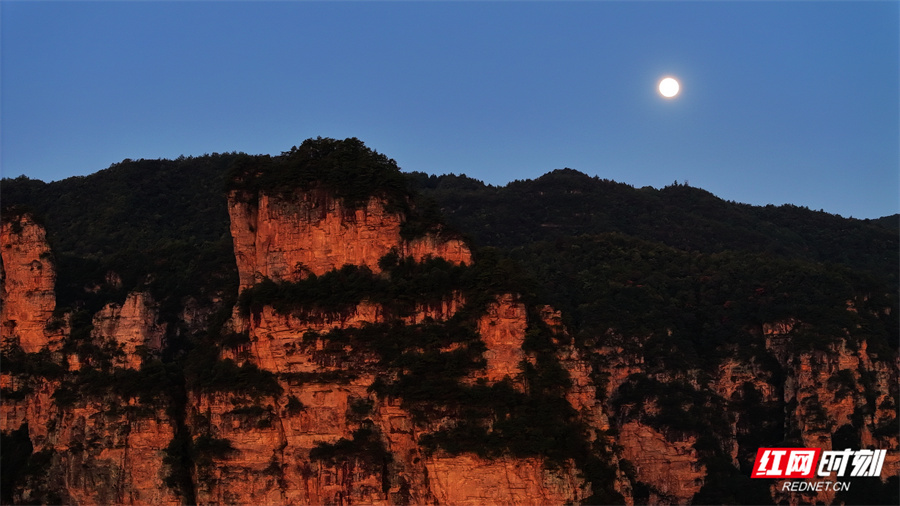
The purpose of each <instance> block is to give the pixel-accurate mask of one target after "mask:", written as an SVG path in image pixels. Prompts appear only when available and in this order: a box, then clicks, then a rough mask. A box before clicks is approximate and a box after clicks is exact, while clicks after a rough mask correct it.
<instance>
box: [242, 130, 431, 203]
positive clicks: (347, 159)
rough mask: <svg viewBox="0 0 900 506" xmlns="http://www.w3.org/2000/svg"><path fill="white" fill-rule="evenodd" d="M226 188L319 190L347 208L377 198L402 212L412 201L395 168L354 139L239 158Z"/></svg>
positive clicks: (322, 140) (314, 142)
mask: <svg viewBox="0 0 900 506" xmlns="http://www.w3.org/2000/svg"><path fill="white" fill-rule="evenodd" d="M227 187H228V189H229V190H244V191H247V192H249V193H251V194H256V193H258V192H264V193H276V192H281V193H289V192H292V191H294V190H298V189H299V190H313V189H324V190H328V191H330V192H332V193H333V194H334V196H335V197H338V198H340V199H342V200H343V201H344V204H345V205H347V206H350V207H360V206H363V205H365V203H366V202H367V201H368V200H369V198H370V197H380V198H384V199H385V200H386V201H387V203H388V205H391V206H394V207H397V208H398V209H397V210H404V211H405V210H407V208H408V201H409V199H411V198H412V197H413V192H412V191H411V190H410V189H409V188H408V185H407V180H406V177H405V176H404V175H403V174H402V173H401V172H400V168H399V167H398V166H397V162H396V161H394V160H393V159H390V158H388V157H387V156H385V155H383V154H381V153H378V152H377V151H374V150H372V149H370V148H368V147H366V145H365V144H364V143H363V142H362V141H361V140H359V139H357V138H355V137H351V138H349V139H344V140H336V139H331V138H323V137H317V138H315V139H307V140H305V141H303V143H302V144H300V145H299V146H294V147H293V148H291V149H290V151H285V152H283V153H282V154H281V156H277V157H270V156H267V155H264V156H251V155H241V156H239V157H238V158H237V159H236V160H235V161H234V163H233V164H232V166H231V168H230V170H229V174H228V177H227Z"/></svg>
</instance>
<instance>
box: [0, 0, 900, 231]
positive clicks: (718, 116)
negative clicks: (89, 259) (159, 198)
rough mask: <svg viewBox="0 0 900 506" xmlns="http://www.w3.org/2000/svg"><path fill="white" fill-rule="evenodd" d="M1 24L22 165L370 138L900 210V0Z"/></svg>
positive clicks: (474, 7)
mask: <svg viewBox="0 0 900 506" xmlns="http://www.w3.org/2000/svg"><path fill="white" fill-rule="evenodd" d="M0 23H2V26H0V43H2V46H0V51H2V53H0V62H2V68H0V171H2V175H3V176H4V177H15V176H18V175H19V174H26V175H28V176H29V177H33V178H38V179H43V180H45V181H50V180H58V179H62V178H66V177H69V176H72V175H84V174H90V173H93V172H96V171H98V170H100V169H103V168H106V167H108V166H109V165H110V164H112V163H115V162H119V161H121V160H123V159H125V158H133V159H137V158H176V157H178V156H179V155H182V154H184V155H202V154H204V153H213V152H227V151H244V152H247V153H252V154H257V153H271V154H278V153H280V152H282V151H285V150H288V149H290V147H291V146H293V145H296V144H299V143H300V142H301V141H302V140H303V139H306V138H308V137H315V136H320V135H321V136H326V137H336V138H344V137H351V136H353V137H359V138H360V139H362V140H363V141H364V142H366V144H367V145H369V146H370V147H372V148H374V149H376V150H378V151H380V152H383V153H385V154H387V155H388V156H390V157H392V158H394V159H396V160H397V162H398V164H399V165H400V166H401V167H402V168H403V169H404V170H407V171H411V170H419V171H424V172H428V173H432V174H443V173H450V172H452V173H456V174H460V173H464V174H467V175H469V176H471V177H475V178H478V179H481V180H483V181H485V182H487V183H491V184H505V183H506V182H508V181H511V180H515V179H525V178H534V177H538V176H540V175H541V174H544V173H546V172H548V171H550V170H553V169H557V168H563V167H570V168H573V169H577V170H580V171H582V172H585V173H588V174H591V175H597V176H600V177H601V178H607V179H613V180H616V181H620V182H624V183H628V184H632V185H634V186H636V187H641V186H646V185H650V186H654V187H657V188H659V187H662V186H665V185H668V184H671V183H672V182H673V181H675V180H677V181H679V182H683V181H689V183H690V184H691V186H697V187H701V188H704V189H707V190H709V191H711V192H713V193H715V194H716V195H718V196H720V197H722V198H725V199H728V200H735V201H738V202H746V203H751V204H757V205H764V204H769V203H772V204H776V205H777V204H783V203H792V204H796V205H802V206H808V207H810V208H812V209H816V210H818V209H820V208H821V209H824V210H826V211H828V212H831V213H837V214H841V215H843V216H853V217H857V218H875V217H879V216H883V215H887V214H893V213H896V212H898V210H900V199H898V195H900V125H898V122H900V92H898V90H900V70H898V68H900V67H898V65H900V63H898V62H900V55H898V43H900V29H898V26H900V3H898V2H894V1H886V2H859V1H854V2H747V3H744V2H664V3H659V2H632V3H625V2H571V3H560V2H552V3H551V2H489V3H481V2H373V3H357V2H332V3H321V2H272V3H244V2H88V3H81V2H60V3H57V2H18V1H10V0H4V1H2V2H0ZM666 75H673V76H675V77H677V78H678V79H679V80H680V81H681V85H682V93H681V94H680V95H679V96H678V97H677V98H675V99H673V100H666V99H663V98H662V97H660V95H659V94H658V93H657V91H656V83H657V82H658V81H659V79H661V78H662V77H664V76H666Z"/></svg>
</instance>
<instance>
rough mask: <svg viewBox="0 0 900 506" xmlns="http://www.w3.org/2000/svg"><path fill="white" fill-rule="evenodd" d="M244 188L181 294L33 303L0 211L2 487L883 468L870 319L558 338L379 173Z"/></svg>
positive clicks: (612, 482)
mask: <svg viewBox="0 0 900 506" xmlns="http://www.w3.org/2000/svg"><path fill="white" fill-rule="evenodd" d="M326 144H327V143H326ZM313 147H314V148H316V149H319V147H321V146H318V147H317V146H313ZM326 147H328V146H326ZM304 149H306V148H304ZM316 149H311V150H308V151H309V152H306V151H302V150H300V151H298V152H297V153H300V154H302V155H303V156H300V154H297V153H294V152H292V154H291V156H293V157H294V158H293V159H292V160H293V161H292V162H291V163H295V164H297V163H299V164H300V165H297V166H293V165H292V166H291V168H292V170H293V169H296V170H299V171H300V173H301V174H304V175H308V174H307V172H308V170H311V169H309V167H306V166H304V165H302V164H303V163H307V162H306V161H305V160H307V159H315V157H316V156H319V155H318V154H317V153H318V151H316ZM329 149H331V148H329ZM310 157H311V158H310ZM297 160H300V161H299V162H298V161H297ZM251 161H254V162H255V160H251ZM375 161H376V162H378V163H380V164H381V163H387V162H385V160H384V159H383V157H382V158H379V157H375ZM301 162H302V163H301ZM388 165H390V164H388ZM298 167H299V168H298ZM335 167H337V169H335V170H338V169H341V167H343V166H342V165H340V164H338V165H336V166H335ZM335 167H332V169H334V168H335ZM265 170H266V169H265V167H262V168H259V167H256V166H253V165H251V166H249V168H245V170H244V172H242V173H241V174H245V175H246V174H256V175H259V174H262V175H261V176H259V178H258V179H259V180H260V181H263V182H265V181H269V182H271V181H270V180H267V179H265V178H264V177H263V176H265V175H266V174H265ZM317 170H318V169H317ZM303 171H307V172H303ZM379 174H380V173H378V174H376V176H377V177H375V176H373V177H371V178H369V179H372V180H378V179H379V178H381V179H385V177H386V176H385V177H382V176H383V174H380V175H379ZM281 176H283V174H282V175H281ZM254 177H256V176H254ZM304 177H305V176H304ZM363 179H365V178H363ZM300 180H303V178H300ZM386 180H387V181H388V182H389V183H390V181H391V179H390V177H387V179H386ZM256 181H257V180H256V179H254V180H253V184H250V183H247V182H246V181H245V182H244V183H242V186H240V187H231V188H230V191H229V194H228V201H227V206H228V207H227V210H228V214H229V217H230V230H231V235H232V241H233V249H234V254H235V260H236V267H237V273H236V274H237V276H236V280H235V281H236V283H237V286H236V287H235V286H230V287H229V288H228V290H224V289H223V290H222V291H221V293H213V294H204V296H203V297H201V296H196V295H197V294H194V293H191V294H189V295H185V294H186V293H187V291H184V290H182V291H179V292H178V294H177V296H170V295H169V294H160V293H159V290H158V289H157V290H156V291H153V290H151V289H150V288H148V286H150V284H151V283H150V282H149V281H147V280H144V281H143V282H138V283H137V284H136V288H134V289H133V290H132V289H131V288H132V287H130V286H129V287H128V289H130V290H131V291H130V292H129V291H127V290H124V289H122V285H123V282H122V280H121V278H119V277H118V275H117V274H115V273H114V272H108V273H104V274H103V275H104V276H105V277H106V278H108V279H107V280H106V281H104V283H106V285H108V286H110V287H112V288H114V289H112V290H110V291H109V294H106V295H103V297H105V298H103V297H101V296H100V295H96V292H97V290H95V287H94V285H89V284H86V285H85V286H83V287H82V286H77V287H76V288H77V290H76V291H79V292H84V293H85V294H90V295H85V297H84V298H83V300H82V299H79V300H76V301H75V302H74V303H72V304H71V305H69V306H66V307H64V308H61V309H60V310H58V311H56V309H57V308H56V296H57V294H56V287H55V283H56V269H57V266H55V265H54V263H53V260H52V258H53V255H52V254H51V252H50V248H49V245H48V242H47V234H46V233H45V231H44V229H43V228H42V227H41V226H40V225H39V224H37V223H36V222H35V220H34V218H33V217H31V216H30V215H28V214H27V213H15V214H10V215H4V216H3V220H2V231H0V240H2V244H0V259H2V275H3V276H2V286H0V295H2V299H3V300H2V302H3V306H2V322H0V323H2V326H0V331H2V347H3V354H4V355H3V361H2V364H0V366H2V367H0V369H2V371H0V389H2V397H3V402H2V403H0V429H2V435H3V446H4V452H3V453H4V455H3V458H4V460H3V466H2V467H3V468H4V469H3V472H4V478H3V479H4V482H3V483H4V490H3V501H4V502H9V503H35V502H36V503H45V504H56V503H69V504H193V503H196V504H226V503H227V504H310V505H314V504H344V505H349V504H361V503H362V504H385V505H387V504H453V505H456V504H459V505H468V504H471V505H475V504H512V505H527V504H570V503H571V504H628V505H632V504H645V503H646V504H688V503H722V502H735V501H744V502H759V503H770V502H771V503H781V502H786V503H789V504H800V503H804V502H805V503H810V502H817V501H818V502H822V503H825V504H839V503H842V502H852V501H851V500H850V499H848V498H847V497H849V496H841V495H840V494H835V493H833V492H820V493H818V494H815V493H809V494H797V493H788V492H782V491H780V488H779V487H780V482H775V481H769V480H750V479H749V474H750V469H749V466H750V465H751V464H752V462H753V458H754V457H755V454H756V449H757V448H759V447H761V446H778V445H782V446H808V447H817V448H824V449H831V448H845V447H853V448H884V449H889V450H890V451H889V454H888V457H887V459H886V461H885V464H884V472H883V473H882V479H881V480H879V479H875V478H873V479H872V481H870V482H867V483H869V484H870V485H869V487H870V488H871V489H876V488H878V487H879V486H881V487H889V486H891V485H892V484H893V483H894V482H888V481H887V480H888V479H889V478H890V477H896V476H897V474H898V473H900V453H898V446H900V443H898V434H897V432H898V431H897V430H896V429H897V425H896V423H897V399H898V387H897V384H898V378H897V375H898V362H897V356H896V352H895V351H892V350H891V349H890V348H886V347H885V346H883V344H881V345H879V344H878V343H879V342H880V341H878V338H877V337H878V332H882V331H883V329H875V328H868V327H866V326H865V325H864V324H863V323H871V322H873V321H880V320H877V319H876V320H871V319H870V320H863V319H860V318H857V319H853V318H851V319H850V320H848V321H852V322H862V323H858V326H857V327H853V326H852V325H845V326H843V327H841V326H832V327H817V326H815V325H813V323H815V322H811V321H810V320H806V321H804V320H803V319H801V318H799V317H789V318H772V319H771V321H765V322H764V323H761V324H757V325H753V326H749V325H748V326H746V327H741V328H734V329H733V331H734V332H740V333H741V338H742V339H743V341H738V340H735V341H733V342H732V341H728V340H727V339H722V341H723V342H726V341H727V343H726V344H722V343H719V342H708V343H707V346H708V347H709V348H710V349H714V350H715V353H706V354H702V355H703V356H702V357H700V356H696V355H697V354H695V356H689V357H688V358H687V359H685V357H683V356H681V355H679V353H681V352H682V350H681V349H679V348H678V347H679V346H682V345H683V344H684V342H685V341H686V340H688V339H687V338H685V337H684V335H683V333H682V335H679V334H678V331H677V330H676V331H673V330H671V329H663V330H657V331H652V330H648V331H641V332H637V331H630V332H629V331H626V330H621V329H615V328H609V329H608V330H607V331H606V332H595V331H594V330H591V331H590V332H587V331H584V330H583V329H582V330H580V331H579V330H578V329H577V328H576V330H571V328H574V327H575V326H574V325H572V322H571V320H567V316H566V315H564V314H562V313H561V312H559V311H557V310H555V309H554V308H553V307H551V306H547V305H544V304H543V303H541V302H540V299H539V298H538V297H537V296H536V295H535V294H534V293H533V292H534V290H531V289H530V288H529V286H528V285H527V284H525V285H523V284H516V283H517V281H516V280H515V279H514V278H515V277H516V276H515V274H516V273H515V272H514V271H513V270H511V269H510V268H509V266H508V265H507V266H504V264H503V263H502V262H500V261H498V260H497V259H496V258H493V259H492V257H491V255H490V253H489V252H488V253H485V254H481V252H482V251H483V250H479V254H478V255H473V254H472V252H471V251H470V249H469V246H468V244H466V242H465V241H463V240H462V239H460V237H459V236H458V235H456V234H451V233H449V232H448V231H447V230H446V229H445V228H443V227H442V226H438V225H435V224H434V223H432V222H429V223H428V224H426V225H422V223H419V224H417V225H416V226H415V227H411V226H410V223H411V220H412V217H413V216H416V215H415V213H416V212H418V211H417V210H416V208H415V205H416V203H415V202H414V201H413V200H412V199H411V198H410V197H409V196H408V195H407V194H405V193H400V194H398V193H397V192H394V191H393V190H391V188H392V186H391V184H393V183H391V184H382V185H381V186H383V187H384V188H382V187H376V188H375V189H372V188H369V187H365V188H363V189H365V190H371V191H366V192H363V193H362V194H360V193H359V192H357V193H353V194H350V193H347V192H345V193H344V194H339V192H337V191H336V190H334V189H333V188H332V189H329V188H328V187H327V185H322V184H317V183H314V182H313V183H310V182H309V181H307V182H305V183H304V184H301V185H295V186H294V187H288V188H285V187H281V186H279V187H277V188H276V187H266V186H265V185H262V184H261V183H260V184H257V183H256ZM304 181H305V180H304ZM267 184H269V183H267ZM254 185H256V186H254ZM376 186H377V185H376ZM385 188H387V189H385ZM391 192H393V193H391ZM361 195H362V196H361ZM398 195H400V196H399V197H398ZM419 217H420V218H421V216H419ZM492 262H493V263H492ZM629 275H630V274H629ZM123 277H124V276H123ZM148 279H149V278H148ZM610 283H611V284H612V282H610ZM70 288H71V287H70ZM234 288H236V289H234ZM619 288H621V289H622V290H623V292H622V293H625V292H624V290H625V289H626V288H627V289H628V290H632V289H633V290H638V289H640V288H641V286H640V285H639V284H638V285H635V284H631V285H623V286H622V287H619ZM631 293H634V292H631ZM235 295H237V298H235ZM92 297H93V298H92ZM623 297H624V296H623ZM623 300H624V299H623ZM860 300H862V299H860ZM235 302H236V303H235ZM863 302H864V301H863ZM625 303H627V300H626V301H625V302H623V304H625ZM731 303H732V301H729V302H726V303H724V304H720V305H721V306H723V307H725V308H727V306H728V305H729V304H731ZM60 306H63V304H62V303H60ZM873 307H874V309H873ZM682 309H683V311H681V313H680V314H677V315H676V316H677V317H678V318H683V319H685V320H690V318H691V317H692V316H693V315H691V314H687V313H689V312H690V311H691V310H692V308H682ZM827 309H828V311H832V312H833V313H839V314H840V315H843V316H846V315H845V313H848V314H851V313H852V315H855V316H860V315H862V314H863V312H865V311H870V312H871V311H873V310H878V311H881V313H880V314H881V315H883V314H884V313H883V311H884V308H878V307H875V306H873V305H872V304H868V305H867V304H865V303H862V302H859V301H857V302H852V303H848V304H846V305H845V306H840V307H834V308H827ZM55 311H56V313H57V314H56V315H54V312H55ZM754 317H755V314H754ZM724 319H726V318H724V317H723V320H724ZM835 320H836V321H845V320H846V319H845V320H841V319H840V318H836V319H835ZM873 325H874V324H873ZM567 327H569V328H567ZM696 328H701V327H700V326H697V327H696ZM823 328H825V329H826V330H823ZM885 328H889V327H885ZM682 332H683V331H682ZM811 335H812V336H813V337H814V338H815V339H813V338H811V337H810V336H811ZM882 341H883V339H882ZM735 342H740V344H734V343H735ZM810 343H812V344H810ZM679 360H680V361H679ZM876 483H877V485H876ZM854 486H856V487H857V489H859V488H860V487H862V486H863V485H860V484H857V483H854ZM859 493H862V494H865V491H862V492H859ZM729 494H731V495H729ZM853 497H856V496H853Z"/></svg>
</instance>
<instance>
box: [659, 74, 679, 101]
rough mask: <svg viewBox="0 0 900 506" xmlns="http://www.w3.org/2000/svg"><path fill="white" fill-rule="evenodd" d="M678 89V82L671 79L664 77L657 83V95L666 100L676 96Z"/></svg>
mask: <svg viewBox="0 0 900 506" xmlns="http://www.w3.org/2000/svg"><path fill="white" fill-rule="evenodd" d="M680 89H681V86H680V85H679V84H678V81H676V80H675V79H673V78H671V77H666V78H665V79H663V80H662V81H660V82H659V93H660V94H661V95H662V96H664V97H666V98H672V97H674V96H675V95H678V91H679V90H680Z"/></svg>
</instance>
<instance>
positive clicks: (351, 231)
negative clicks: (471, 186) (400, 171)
mask: <svg viewBox="0 0 900 506" xmlns="http://www.w3.org/2000/svg"><path fill="white" fill-rule="evenodd" d="M228 202H229V204H228V211H229V214H230V216H231V234H232V237H233V238H234V249H235V258H236V259H237V264H238V272H239V274H240V283H241V284H240V289H241V290H243V289H245V288H248V287H250V286H253V284H255V283H257V282H259V281H261V280H262V279H264V278H269V279H272V280H275V281H297V280H299V279H301V278H302V277H303V276H304V275H305V274H308V273H312V274H316V275H321V274H324V273H326V272H328V271H331V270H332V269H335V268H338V269H339V268H341V267H342V266H344V265H345V264H351V265H360V266H361V265H365V266H367V267H368V268H369V269H371V270H372V271H373V272H379V271H380V269H379V267H378V260H379V259H380V258H381V257H383V256H384V255H386V254H388V253H390V252H391V251H392V250H393V251H396V252H398V253H399V254H401V255H403V256H412V257H413V258H415V259H416V260H424V259H425V258H428V257H440V258H443V259H445V260H447V261H450V262H453V263H467V264H468V263H471V261H472V255H471V252H470V251H469V248H468V247H467V246H466V245H465V244H464V243H463V242H462V241H461V240H459V239H442V238H438V237H434V236H425V237H421V238H417V239H414V240H413V241H411V242H407V241H405V240H403V238H402V237H401V236H400V229H401V225H402V223H403V217H402V216H401V215H400V214H399V213H396V212H389V211H386V210H385V206H384V204H383V202H381V201H379V200H378V199H375V198H372V199H370V200H369V201H368V203H367V204H366V205H365V206H364V207H362V208H360V209H348V208H345V207H344V206H343V205H342V203H341V201H340V200H336V199H333V198H331V196H330V195H327V194H323V193H322V192H297V193H295V194H293V195H292V196H291V197H289V198H286V197H280V196H270V195H266V194H261V195H259V196H258V198H257V199H256V201H255V202H254V201H250V199H249V196H247V195H245V194H238V193H236V192H232V194H231V195H230V196H229V199H228Z"/></svg>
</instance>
